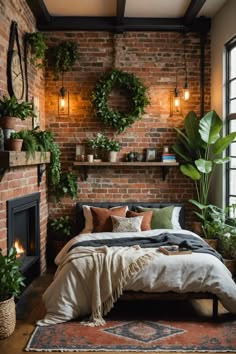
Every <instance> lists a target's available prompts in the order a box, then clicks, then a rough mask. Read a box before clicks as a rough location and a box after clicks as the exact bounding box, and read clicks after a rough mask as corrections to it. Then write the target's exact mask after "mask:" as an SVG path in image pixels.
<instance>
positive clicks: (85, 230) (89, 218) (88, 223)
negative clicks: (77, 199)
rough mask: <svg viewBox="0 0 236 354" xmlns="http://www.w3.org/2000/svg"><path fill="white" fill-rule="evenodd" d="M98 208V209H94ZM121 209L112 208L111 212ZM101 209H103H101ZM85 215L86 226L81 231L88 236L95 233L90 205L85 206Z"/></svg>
mask: <svg viewBox="0 0 236 354" xmlns="http://www.w3.org/2000/svg"><path fill="white" fill-rule="evenodd" d="M125 207H126V211H127V210H128V206H125ZM93 208H96V207H93ZM117 208H120V207H119V206H118V207H113V208H110V209H109V210H111V209H112V210H113V209H117ZM100 209H101V208H100ZM83 213H84V218H85V226H84V228H83V230H82V231H81V234H87V233H91V232H93V216H92V213H91V206H89V205H83Z"/></svg>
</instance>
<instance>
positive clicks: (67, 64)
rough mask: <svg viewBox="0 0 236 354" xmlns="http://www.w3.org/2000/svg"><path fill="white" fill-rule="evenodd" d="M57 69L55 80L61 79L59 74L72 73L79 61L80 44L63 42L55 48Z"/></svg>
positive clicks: (55, 70) (55, 69)
mask: <svg viewBox="0 0 236 354" xmlns="http://www.w3.org/2000/svg"><path fill="white" fill-rule="evenodd" d="M53 52H54V55H53V56H54V60H55V68H54V80H58V79H59V74H62V75H63V74H64V73H65V72H67V71H70V70H71V69H72V67H73V65H74V64H75V62H76V60H78V59H79V53H78V43H76V42H67V41H64V42H61V43H60V44H59V45H58V46H56V47H54V48H53Z"/></svg>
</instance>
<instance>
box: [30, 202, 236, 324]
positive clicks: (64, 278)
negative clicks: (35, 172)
mask: <svg viewBox="0 0 236 354" xmlns="http://www.w3.org/2000/svg"><path fill="white" fill-rule="evenodd" d="M84 204H86V206H85V205H84ZM84 204H83V203H78V204H77V205H76V211H77V212H76V221H77V230H78V236H76V237H74V238H73V239H72V240H70V241H69V242H68V243H67V244H66V245H65V247H64V248H63V249H62V250H61V252H60V253H59V254H58V255H57V257H56V259H55V263H56V264H57V266H58V269H57V272H56V275H55V278H54V280H53V282H52V283H51V285H50V286H49V287H48V289H47V290H46V291H45V293H44V294H43V301H44V303H45V307H46V310H47V313H46V315H45V317H44V318H43V319H42V320H40V321H38V322H37V324H38V325H40V326H43V325H51V324H57V323H61V322H65V321H69V320H72V319H75V318H83V317H84V316H87V315H90V314H91V317H90V319H91V321H88V323H90V325H101V324H103V323H104V316H105V315H106V314H107V313H108V312H109V311H110V309H111V308H112V307H113V306H114V305H115V302H116V301H117V300H118V299H119V298H120V297H121V298H122V297H124V296H128V298H129V299H130V298H131V299H132V297H133V298H135V299H137V298H139V296H140V295H141V296H142V297H143V296H145V297H146V296H147V297H148V296H151V297H152V299H153V297H155V298H157V299H158V298H161V299H175V300H176V299H189V298H191V299H192V298H211V299H212V300H213V316H214V317H215V318H216V317H217V308H218V306H217V304H218V299H219V300H220V301H221V302H222V304H223V306H224V307H225V308H226V309H227V310H228V311H229V312H231V313H233V314H236V284H235V282H234V281H233V279H232V275H231V273H230V272H229V271H228V269H227V268H226V267H225V266H224V264H223V263H222V261H221V259H220V255H216V254H215V251H214V250H212V249H211V248H210V249H209V248H208V247H209V246H208V245H207V244H206V243H205V242H204V241H202V239H201V238H200V237H199V236H198V235H196V234H194V233H193V232H190V231H188V230H185V229H184V205H183V204H181V203H175V204H173V203H171V204H169V203H141V202H130V203H84ZM124 207H125V208H127V209H128V210H129V211H132V212H134V215H133V214H132V215H131V216H132V217H131V218H130V219H132V223H133V224H134V223H135V222H140V225H141V224H142V223H143V221H144V217H145V218H146V216H147V215H146V214H145V216H139V213H141V214H142V213H146V212H147V211H148V212H149V210H157V214H156V215H159V216H162V217H159V221H160V219H161V224H160V225H162V226H163V224H162V223H163V222H164V223H165V222H166V220H165V217H164V215H165V211H166V210H167V209H168V212H170V210H172V212H171V214H169V217H170V215H171V225H172V227H171V228H153V227H152V228H151V229H145V230H144V231H143V230H142V231H140V230H139V229H137V230H136V229H135V230H131V231H128V232H127V230H125V231H124V230H123V229H120V228H119V227H120V225H121V224H119V223H120V222H121V221H122V223H123V222H125V223H126V222H127V223H129V222H130V220H125V219H127V218H124V217H122V216H119V215H118V216H117V215H116V213H117V211H116V210H115V211H114V214H115V216H110V217H109V222H110V221H111V220H110V219H112V223H113V230H112V231H111V230H109V231H104V230H103V232H100V231H99V232H98V231H97V230H99V227H98V229H96V227H95V226H94V225H95V224H94V225H93V227H94V230H93V231H95V232H92V231H91V229H90V230H89V228H87V229H86V227H87V226H88V225H86V223H87V221H88V219H87V216H86V208H87V210H92V211H93V213H92V214H93V215H92V216H93V221H94V222H95V219H96V218H95V215H96V214H94V212H95V211H96V213H97V212H98V210H99V209H104V210H105V211H106V212H107V211H109V212H110V210H112V209H111V208H113V209H116V208H118V209H119V208H120V209H122V208H124ZM140 207H141V209H139V210H138V213H137V208H140ZM171 208H172V209H171ZM127 209H126V213H127ZM122 210H123V209H122ZM159 210H161V211H162V214H158V213H159ZM102 212H104V211H103V210H102ZM112 212H113V211H112ZM122 212H123V211H122ZM99 213H100V211H99ZM99 213H98V216H97V217H98V221H99V222H100V219H101V216H100V215H101V214H99ZM153 213H154V212H153ZM126 215H127V214H126ZM137 215H138V216H137ZM143 215H144V214H143ZM149 216H150V215H149ZM167 219H168V218H167ZM106 220H107V219H106ZM150 220H151V221H153V214H152V218H151V219H150ZM90 221H91V220H90ZM117 221H118V228H117V225H116V223H117ZM159 221H158V222H159ZM169 221H170V220H169V219H168V221H167V224H168V222H169ZM114 222H115V223H114ZM122 225H123V224H122ZM140 225H139V226H140ZM151 225H152V226H153V225H154V226H155V225H156V224H151ZM115 226H116V228H115ZM122 227H123V226H122ZM132 227H133V225H132ZM135 227H136V226H135ZM155 227H156V226H155ZM90 228H91V225H90ZM114 230H115V232H114ZM117 230H118V231H117ZM163 240H164V241H165V244H166V240H167V241H168V242H169V241H171V242H172V243H168V244H176V243H177V244H178V242H179V244H180V245H182V244H183V242H184V245H185V246H186V245H187V246H189V245H190V246H191V247H192V246H193V248H192V249H193V252H192V253H191V254H180V255H177V256H166V255H165V254H163V253H161V252H159V246H160V245H161V244H162V243H160V242H163ZM179 240H180V241H179ZM150 242H151V243H150ZM152 242H155V243H154V244H152ZM186 242H187V243H186ZM143 243H144V244H145V245H144V246H143ZM202 243H203V246H202ZM199 244H200V248H199ZM157 246H158V247H157ZM195 246H196V247H198V248H196V247H195ZM201 247H203V248H201ZM205 247H207V249H205ZM91 260H92V261H91ZM94 262H95V263H94ZM101 264H102V267H103V268H102V269H101ZM104 264H105V266H104ZM121 274H122V275H121Z"/></svg>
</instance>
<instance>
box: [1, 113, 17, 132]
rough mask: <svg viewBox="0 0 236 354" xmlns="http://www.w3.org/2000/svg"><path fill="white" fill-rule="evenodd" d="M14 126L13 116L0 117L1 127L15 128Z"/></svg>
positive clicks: (14, 119)
mask: <svg viewBox="0 0 236 354" xmlns="http://www.w3.org/2000/svg"><path fill="white" fill-rule="evenodd" d="M15 126H16V118H15V117H8V116H5V117H1V118H0V127H1V128H2V129H13V130H14V129H15Z"/></svg>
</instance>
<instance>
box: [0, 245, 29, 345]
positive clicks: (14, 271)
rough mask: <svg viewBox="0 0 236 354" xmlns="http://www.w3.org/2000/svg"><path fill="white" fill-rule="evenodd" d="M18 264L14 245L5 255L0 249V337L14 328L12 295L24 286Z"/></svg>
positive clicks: (7, 335) (14, 314)
mask: <svg viewBox="0 0 236 354" xmlns="http://www.w3.org/2000/svg"><path fill="white" fill-rule="evenodd" d="M20 266H21V262H20V261H19V260H18V259H17V252H16V249H15V248H14V247H13V248H11V249H10V250H9V252H8V254H7V255H5V256H4V255H3V254H2V250H1V249H0V339H3V338H7V337H9V336H10V335H11V334H12V333H13V331H14V329H15V324H16V311H15V302H14V297H17V296H19V295H20V292H21V289H22V287H23V286H24V282H23V280H24V277H23V276H22V274H21V272H20Z"/></svg>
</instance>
